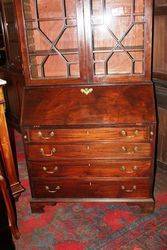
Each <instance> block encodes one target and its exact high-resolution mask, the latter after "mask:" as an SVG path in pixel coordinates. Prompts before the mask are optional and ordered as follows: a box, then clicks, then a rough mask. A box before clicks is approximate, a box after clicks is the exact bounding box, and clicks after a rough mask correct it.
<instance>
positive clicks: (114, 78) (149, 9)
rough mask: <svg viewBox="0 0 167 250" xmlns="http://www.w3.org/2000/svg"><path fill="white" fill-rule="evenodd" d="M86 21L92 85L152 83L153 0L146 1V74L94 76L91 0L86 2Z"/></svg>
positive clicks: (88, 59) (89, 73)
mask: <svg viewBox="0 0 167 250" xmlns="http://www.w3.org/2000/svg"><path fill="white" fill-rule="evenodd" d="M84 21H85V34H86V44H87V62H89V63H87V65H88V71H89V72H88V75H89V82H92V83H106V82H108V83H114V82H128V83H129V82H133V83H134V82H147V81H151V58H152V25H153V0H145V29H144V32H145V40H144V48H145V51H144V54H145V56H144V72H145V73H144V74H143V75H142V74H139V75H136V76H132V75H122V76H121V75H107V76H95V75H94V74H93V72H94V69H93V60H92V58H93V57H92V51H93V48H92V30H91V6H90V0H85V1H84Z"/></svg>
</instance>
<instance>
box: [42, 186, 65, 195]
mask: <svg viewBox="0 0 167 250" xmlns="http://www.w3.org/2000/svg"><path fill="white" fill-rule="evenodd" d="M45 189H46V190H47V191H48V192H49V193H52V194H54V193H56V192H57V191H59V190H60V189H61V187H60V186H57V187H56V188H55V189H54V190H50V188H49V186H45Z"/></svg>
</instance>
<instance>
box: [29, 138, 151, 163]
mask: <svg viewBox="0 0 167 250" xmlns="http://www.w3.org/2000/svg"><path fill="white" fill-rule="evenodd" d="M26 151H27V156H28V159H29V160H56V159H57V160H58V159H63V158H71V159H72V158H75V159H76V158H84V159H105V158H108V159H120V158H123V159H125V158H127V159H136V158H143V157H144V158H146V157H150V154H151V144H149V143H107V142H106V143H89V144H76V145H74V144H71V145H70V144H65V145H59V144H57V145H56V144H49V145H46V144H36V145H32V144H28V145H26Z"/></svg>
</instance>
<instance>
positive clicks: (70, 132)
mask: <svg viewBox="0 0 167 250" xmlns="http://www.w3.org/2000/svg"><path fill="white" fill-rule="evenodd" d="M25 135H26V137H25V139H26V140H28V141H29V142H41V143H44V142H46V143H48V142H58V143H59V142H60V143H66V142H67V143H71V142H88V141H126V142H131V141H132V142H148V141H149V137H150V136H149V127H119V128H118V127H117V128H88V129H30V130H26V131H25Z"/></svg>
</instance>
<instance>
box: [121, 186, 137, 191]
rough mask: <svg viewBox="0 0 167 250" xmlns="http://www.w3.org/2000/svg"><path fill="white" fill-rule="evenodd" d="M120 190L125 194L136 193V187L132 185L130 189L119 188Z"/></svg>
mask: <svg viewBox="0 0 167 250" xmlns="http://www.w3.org/2000/svg"><path fill="white" fill-rule="evenodd" d="M121 189H122V190H124V191H125V192H126V193H133V192H134V191H136V189H137V188H136V186H135V185H134V186H133V187H132V189H126V187H125V186H123V185H122V186H121Z"/></svg>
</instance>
